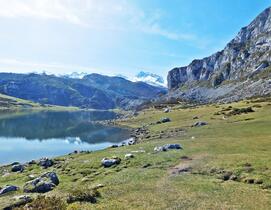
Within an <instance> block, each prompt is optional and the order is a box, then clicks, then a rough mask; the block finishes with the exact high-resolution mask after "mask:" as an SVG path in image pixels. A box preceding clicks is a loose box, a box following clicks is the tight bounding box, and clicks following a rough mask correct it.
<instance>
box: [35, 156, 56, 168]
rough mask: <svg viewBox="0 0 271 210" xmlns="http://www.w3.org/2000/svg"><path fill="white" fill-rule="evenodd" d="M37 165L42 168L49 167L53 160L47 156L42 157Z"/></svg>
mask: <svg viewBox="0 0 271 210" xmlns="http://www.w3.org/2000/svg"><path fill="white" fill-rule="evenodd" d="M39 165H40V166H41V167H43V168H49V167H51V166H53V165H54V162H53V160H51V159H49V158H42V159H40V161H39Z"/></svg>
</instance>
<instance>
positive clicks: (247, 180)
mask: <svg viewBox="0 0 271 210" xmlns="http://www.w3.org/2000/svg"><path fill="white" fill-rule="evenodd" d="M244 182H245V183H247V184H254V182H255V180H254V179H252V178H246V179H245V180H244Z"/></svg>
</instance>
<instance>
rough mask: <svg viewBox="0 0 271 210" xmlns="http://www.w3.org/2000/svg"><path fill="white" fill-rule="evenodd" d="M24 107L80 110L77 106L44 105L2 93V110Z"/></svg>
mask: <svg viewBox="0 0 271 210" xmlns="http://www.w3.org/2000/svg"><path fill="white" fill-rule="evenodd" d="M22 109H31V110H56V111H60V110H79V108H77V107H63V106H54V105H44V104H39V103H34V102H32V101H28V100H24V99H20V98H15V97H11V96H7V95H3V94H1V93H0V111H1V110H13V111H16V110H22Z"/></svg>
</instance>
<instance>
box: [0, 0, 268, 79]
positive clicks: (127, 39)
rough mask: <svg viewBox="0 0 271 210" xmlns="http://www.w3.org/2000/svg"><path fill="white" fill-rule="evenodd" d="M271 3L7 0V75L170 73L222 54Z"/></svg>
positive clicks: (0, 15)
mask: <svg viewBox="0 0 271 210" xmlns="http://www.w3.org/2000/svg"><path fill="white" fill-rule="evenodd" d="M269 6H271V0H260V1H259V0H204V1H203V0H0V71H1V72H19V73H27V72H44V71H45V72H48V73H54V74H67V73H71V72H86V73H100V74H107V75H116V74H123V75H126V76H128V77H132V76H133V75H135V74H136V73H138V72H139V71H147V72H152V73H156V74H159V75H162V76H164V77H165V76H166V75H167V72H168V71H169V70H170V69H172V68H174V67H177V66H184V65H187V64H189V63H190V62H191V61H192V60H193V59H200V58H203V57H206V56H209V55H211V54H212V53H214V52H216V51H218V50H222V49H223V48H224V46H225V45H226V43H227V42H229V41H230V40H231V39H232V38H234V36H235V35H236V34H237V33H238V31H239V30H240V29H241V27H243V26H246V25H248V24H249V23H250V22H251V21H252V20H253V19H254V18H255V17H256V16H257V15H258V14H259V13H260V12H262V11H263V10H264V9H265V8H267V7H269Z"/></svg>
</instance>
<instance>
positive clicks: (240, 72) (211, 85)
mask: <svg viewBox="0 0 271 210" xmlns="http://www.w3.org/2000/svg"><path fill="white" fill-rule="evenodd" d="M270 64H271V8H270V7H269V8H267V9H265V10H264V11H263V12H262V13H261V14H259V15H258V16H257V17H256V18H255V19H254V20H253V21H252V22H251V23H250V24H249V25H248V26H246V27H243V28H241V30H240V31H239V33H238V34H237V36H236V37H235V38H234V39H232V40H231V41H230V42H229V43H228V44H227V45H226V47H225V48H224V49H223V50H221V51H219V52H216V53H214V54H212V55H211V56H209V57H205V58H203V59H195V60H193V61H192V62H191V63H190V64H189V65H188V66H184V67H177V68H174V69H172V70H171V71H169V73H168V77H167V80H168V88H169V90H170V94H169V96H170V97H174V98H182V99H188V100H196V101H204V102H212V101H235V100H240V99H243V98H247V97H253V96H256V95H259V96H262V95H268V94H270V93H271V90H270V81H269V78H270V72H269V68H270ZM263 72H266V73H265V76H266V75H267V76H266V77H265V78H258V80H257V79H256V80H255V78H257V76H259V75H260V73H263ZM259 79H261V80H262V82H261V83H257V81H259ZM242 90H244V91H242Z"/></svg>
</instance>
